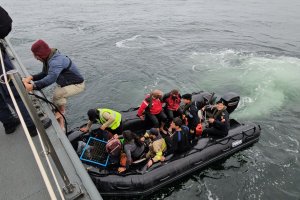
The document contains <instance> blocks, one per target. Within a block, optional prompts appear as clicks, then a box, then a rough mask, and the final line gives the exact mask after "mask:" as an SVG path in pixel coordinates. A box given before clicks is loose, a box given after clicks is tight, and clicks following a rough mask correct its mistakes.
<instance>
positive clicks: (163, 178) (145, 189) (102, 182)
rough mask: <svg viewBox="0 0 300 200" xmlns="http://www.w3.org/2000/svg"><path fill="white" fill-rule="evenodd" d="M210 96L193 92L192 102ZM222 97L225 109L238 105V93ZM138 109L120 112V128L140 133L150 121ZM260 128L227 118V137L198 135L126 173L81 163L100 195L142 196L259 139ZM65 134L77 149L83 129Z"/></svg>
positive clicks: (210, 99) (203, 101)
mask: <svg viewBox="0 0 300 200" xmlns="http://www.w3.org/2000/svg"><path fill="white" fill-rule="evenodd" d="M213 96H214V95H213V94H212V93H209V92H198V93H193V102H194V103H197V104H198V106H199V108H201V107H203V106H204V105H207V104H209V103H212V102H213V99H214V97H213ZM222 99H223V100H224V101H225V104H226V106H227V111H228V112H229V113H232V112H233V111H234V110H235V109H236V107H237V106H238V103H239V100H240V97H239V96H238V95H236V94H235V93H227V94H225V95H224V96H223V97H222ZM137 109H138V108H132V109H129V110H127V111H124V112H122V118H123V129H124V130H128V129H129V130H132V131H134V132H136V133H138V134H142V133H145V130H147V129H149V128H150V127H151V125H150V124H148V123H146V122H145V121H142V120H140V119H139V118H138V117H137V116H136V112H137ZM98 127H99V125H98ZM260 131H261V128H260V126H259V125H256V124H254V123H251V122H247V123H239V122H237V121H236V120H234V119H230V131H229V133H228V135H227V136H226V137H224V138H219V139H212V138H200V139H199V140H198V141H197V143H196V144H194V145H193V147H192V148H191V149H190V150H188V151H187V152H185V153H183V154H181V155H173V154H171V155H166V160H165V161H164V162H159V163H155V164H154V165H152V166H151V167H150V168H149V169H147V168H145V164H146V162H141V163H139V164H137V165H136V166H134V167H132V169H131V170H129V171H128V172H127V173H125V174H118V173H117V172H112V171H110V170H107V169H106V168H104V167H101V166H96V165H94V164H93V163H90V164H89V163H87V162H83V163H84V165H85V166H86V169H87V170H88V173H89V174H90V176H91V178H92V180H93V182H94V183H95V185H96V187H97V188H98V190H99V191H100V193H101V195H103V196H145V195H148V194H151V193H153V192H155V191H157V190H159V189H161V188H162V187H164V186H166V185H168V184H170V183H172V182H174V181H176V180H178V179H180V178H182V177H184V176H187V175H189V174H191V173H193V172H195V171H197V170H200V169H202V168H204V167H205V166H207V165H209V164H211V163H213V162H215V161H217V160H220V159H222V158H225V157H228V156H230V155H232V154H234V153H236V152H238V151H240V150H241V149H243V148H246V147H249V146H251V145H252V144H253V143H255V142H257V141H258V140H259V136H260ZM68 137H69V140H70V141H71V143H72V145H73V147H74V148H75V149H76V148H77V147H78V142H79V140H80V139H82V133H80V131H78V129H77V130H73V131H71V132H70V134H69V136H68ZM145 169H146V170H145Z"/></svg>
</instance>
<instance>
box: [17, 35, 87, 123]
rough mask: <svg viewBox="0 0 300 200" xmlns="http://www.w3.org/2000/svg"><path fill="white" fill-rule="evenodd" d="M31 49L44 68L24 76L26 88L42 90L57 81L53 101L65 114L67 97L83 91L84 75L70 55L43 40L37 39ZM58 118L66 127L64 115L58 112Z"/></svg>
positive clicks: (28, 89)
mask: <svg viewBox="0 0 300 200" xmlns="http://www.w3.org/2000/svg"><path fill="white" fill-rule="evenodd" d="M31 51H32V53H33V55H34V57H35V58H36V59H37V60H39V61H41V62H42V63H43V70H42V72H40V73H38V74H35V75H32V76H28V77H26V78H23V83H24V85H25V87H26V90H27V91H32V90H40V89H43V88H45V87H47V86H49V85H51V84H53V83H55V82H56V83H57V86H56V88H55V90H54V94H53V103H54V104H55V105H56V106H57V107H58V109H59V111H60V113H62V114H64V113H65V107H66V104H67V98H68V97H70V96H74V95H76V94H78V93H80V92H82V91H83V90H84V88H85V84H84V79H83V77H82V75H81V74H80V72H79V70H78V68H77V66H76V65H75V64H74V63H73V62H72V60H71V59H70V58H69V57H68V56H65V55H63V54H61V53H60V52H59V51H58V50H57V49H55V48H50V47H49V46H48V44H47V43H46V42H45V41H43V40H38V41H36V42H35V43H34V44H33V45H32V47H31ZM31 81H33V83H32V82H31ZM56 118H57V121H58V122H59V124H60V126H61V127H62V128H64V119H63V116H61V115H60V114H59V113H58V112H57V113H56Z"/></svg>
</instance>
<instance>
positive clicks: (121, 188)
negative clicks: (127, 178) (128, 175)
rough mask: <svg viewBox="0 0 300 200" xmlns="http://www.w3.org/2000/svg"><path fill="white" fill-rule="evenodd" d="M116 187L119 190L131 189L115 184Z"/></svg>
mask: <svg viewBox="0 0 300 200" xmlns="http://www.w3.org/2000/svg"><path fill="white" fill-rule="evenodd" d="M115 187H116V189H119V190H128V189H130V187H128V186H127V187H121V186H115Z"/></svg>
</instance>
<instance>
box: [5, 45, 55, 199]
mask: <svg viewBox="0 0 300 200" xmlns="http://www.w3.org/2000/svg"><path fill="white" fill-rule="evenodd" d="M0 58H1V65H2V71H3V75H4V76H3V77H4V81H5V83H6V86H7V89H8V92H9V95H10V97H11V99H12V102H13V104H14V106H15V109H16V112H17V114H18V116H19V119H20V122H21V124H22V127H23V129H24V132H25V135H26V137H27V140H28V142H29V145H30V148H31V150H32V153H33V155H34V158H35V160H36V163H37V165H38V168H39V170H40V172H41V175H42V177H43V180H44V182H45V185H46V188H47V190H48V192H49V195H50V198H51V199H57V198H56V195H55V193H54V190H53V188H52V185H51V183H50V180H49V177H48V176H47V173H46V170H45V168H44V166H43V164H42V161H41V159H40V157H39V155H38V152H37V149H36V147H35V146H34V143H33V140H32V138H31V136H30V134H29V131H28V129H27V126H26V124H25V121H24V118H23V116H22V114H21V112H20V108H19V107H18V104H17V102H16V99H15V98H14V95H13V92H12V90H11V87H10V85H9V82H8V79H7V74H6V70H5V67H4V62H3V57H2V51H0Z"/></svg>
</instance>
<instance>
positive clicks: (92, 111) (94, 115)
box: [87, 109, 99, 121]
mask: <svg viewBox="0 0 300 200" xmlns="http://www.w3.org/2000/svg"><path fill="white" fill-rule="evenodd" d="M87 115H88V116H89V120H90V121H95V120H96V118H97V116H99V114H98V112H97V110H96V109H89V111H88V112H87Z"/></svg>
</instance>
